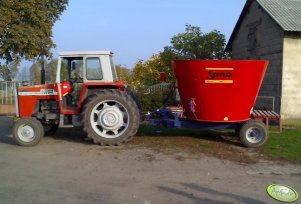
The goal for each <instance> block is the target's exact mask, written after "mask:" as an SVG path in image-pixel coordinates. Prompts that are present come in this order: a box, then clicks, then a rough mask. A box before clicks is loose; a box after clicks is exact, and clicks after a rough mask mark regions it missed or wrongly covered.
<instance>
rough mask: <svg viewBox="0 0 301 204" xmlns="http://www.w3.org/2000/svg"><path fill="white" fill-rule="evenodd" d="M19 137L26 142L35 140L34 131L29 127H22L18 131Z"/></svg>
mask: <svg viewBox="0 0 301 204" xmlns="http://www.w3.org/2000/svg"><path fill="white" fill-rule="evenodd" d="M18 135H19V138H20V139H21V140H23V141H24V142H31V141H33V140H34V137H35V133H34V129H33V128H32V127H31V126H29V125H24V126H21V127H20V128H19V129H18Z"/></svg>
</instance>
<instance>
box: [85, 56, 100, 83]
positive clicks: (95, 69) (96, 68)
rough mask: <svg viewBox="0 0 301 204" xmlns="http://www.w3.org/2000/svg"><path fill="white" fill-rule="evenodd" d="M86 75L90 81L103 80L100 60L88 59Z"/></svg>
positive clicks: (95, 58)
mask: <svg viewBox="0 0 301 204" xmlns="http://www.w3.org/2000/svg"><path fill="white" fill-rule="evenodd" d="M86 73H87V79H88V80H101V79H102V78H103V75H102V69H101V63H100V60H99V58H97V57H89V58H87V59H86Z"/></svg>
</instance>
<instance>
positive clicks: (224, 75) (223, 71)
mask: <svg viewBox="0 0 301 204" xmlns="http://www.w3.org/2000/svg"><path fill="white" fill-rule="evenodd" d="M233 70H234V68H206V71H208V78H209V79H206V80H205V83H207V84H232V83H233V82H234V81H233V79H232V76H233Z"/></svg>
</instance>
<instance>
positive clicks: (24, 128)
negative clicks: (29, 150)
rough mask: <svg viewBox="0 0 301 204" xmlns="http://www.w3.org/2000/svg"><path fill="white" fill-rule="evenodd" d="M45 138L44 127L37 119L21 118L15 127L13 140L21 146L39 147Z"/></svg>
mask: <svg viewBox="0 0 301 204" xmlns="http://www.w3.org/2000/svg"><path fill="white" fill-rule="evenodd" d="M43 136H44V128H43V125H42V124H41V122H40V121H38V120H37V119H36V118H20V119H19V120H17V121H16V122H15V124H14V126H13V138H14V140H15V142H16V143H17V144H18V145H20V146H34V145H37V144H38V143H39V142H40V141H41V139H42V138H43Z"/></svg>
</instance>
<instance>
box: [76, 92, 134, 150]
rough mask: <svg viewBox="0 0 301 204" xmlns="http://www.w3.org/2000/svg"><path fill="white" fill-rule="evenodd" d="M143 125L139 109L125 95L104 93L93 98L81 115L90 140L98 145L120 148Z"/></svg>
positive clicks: (129, 97) (88, 101) (89, 100)
mask: <svg viewBox="0 0 301 204" xmlns="http://www.w3.org/2000/svg"><path fill="white" fill-rule="evenodd" d="M139 123H140V115H139V109H138V107H137V105H136V103H135V102H134V100H133V99H132V97H131V96H129V95H128V94H127V93H125V92H121V91H119V90H111V89H109V90H103V91H99V92H97V93H96V94H94V95H92V96H90V97H89V98H88V100H87V102H86V104H85V105H84V108H83V111H82V124H83V126H84V131H85V132H86V133H87V136H88V138H90V139H92V140H93V142H94V143H95V144H99V145H108V146H113V145H119V144H121V143H125V142H128V141H130V140H131V139H132V138H133V136H134V135H135V134H136V132H137V130H138V128H139Z"/></svg>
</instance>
